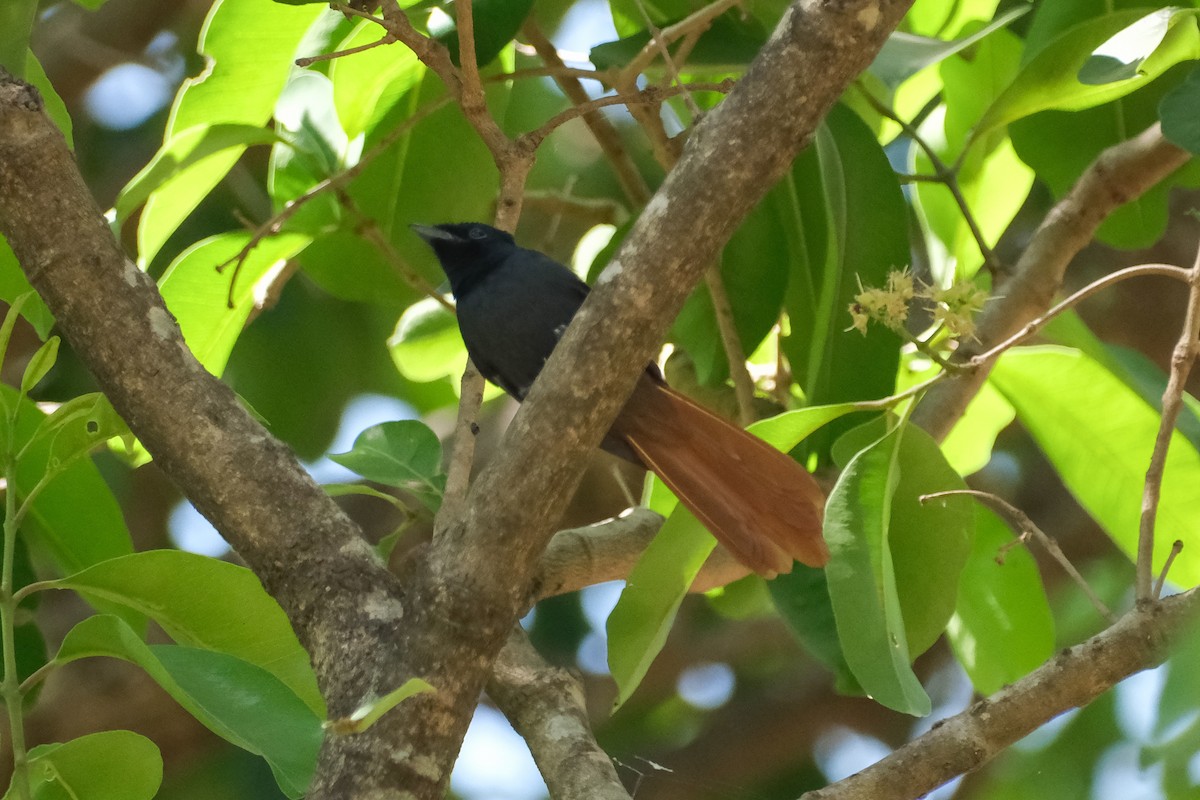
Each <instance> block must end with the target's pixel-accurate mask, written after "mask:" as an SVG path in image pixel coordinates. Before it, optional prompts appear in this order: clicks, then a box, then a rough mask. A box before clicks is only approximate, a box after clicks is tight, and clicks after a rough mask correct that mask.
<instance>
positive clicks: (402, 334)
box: [388, 297, 467, 383]
mask: <svg viewBox="0 0 1200 800" xmlns="http://www.w3.org/2000/svg"><path fill="white" fill-rule="evenodd" d="M388 352H390V353H391V355H392V361H393V362H394V363H395V365H396V369H398V370H399V371H400V374H401V375H403V376H404V377H406V378H408V379H409V380H410V381H419V382H422V383H424V382H426V381H435V380H438V379H439V378H445V377H447V376H450V377H457V376H459V375H461V374H462V371H463V368H464V367H465V366H466V364H467V348H466V345H464V344H463V340H462V334H460V333H459V332H458V319H457V318H456V317H455V316H454V315H453V314H451V313H450V312H449V311H447V310H446V307H445V306H443V305H442V304H441V303H439V302H437V301H436V300H434V299H433V298H431V297H427V298H425V299H424V300H418V301H417V302H415V303H413V304H412V305H411V306H409V307H408V308H407V309H405V310H404V313H403V314H401V315H400V319H399V321H398V322H397V323H396V332H395V333H393V334H392V337H391V338H390V339H388Z"/></svg>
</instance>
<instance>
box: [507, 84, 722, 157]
mask: <svg viewBox="0 0 1200 800" xmlns="http://www.w3.org/2000/svg"><path fill="white" fill-rule="evenodd" d="M734 85H735V84H734V81H732V80H728V79H727V80H723V81H721V82H720V83H689V84H687V85H686V86H668V87H666V88H662V87H658V86H652V87H649V88H646V89H641V90H634V91H632V92H621V93H620V94H610V95H605V96H604V97H597V98H596V99H594V100H589V101H587V102H586V103H583V104H581V105H577V106H572V107H571V108H568V109H566V110H564V111H560V112H559V113H557V114H555V115H554V116H553V117H551V118H550V119H548V120H546V122H544V123H542V125H541V127H539V128H537V129H535V130H532V131H529V132H528V133H523V134H521V136H520V141H524V142H526V143H528V144H529V145H530V146H532V147H538V146H539V145H541V143H542V142H543V141H544V140H545V138H546V137H547V136H549V135H550V134H551V133H553V132H554V130H555V129H556V128H558V127H559V126H561V125H563V124H564V123H566V122H570V121H571V120H573V119H576V118H578V117H582V116H584V115H586V114H589V113H591V112H593V111H596V110H598V109H601V108H605V107H607V106H616V105H624V106H629V109H630V111H631V112H632V111H633V109H634V108H635V107H637V106H639V105H647V104H650V105H653V104H658V103H662V101H663V100H666V99H667V98H670V97H674V96H675V95H678V94H683V93H684V92H720V93H722V94H726V93H728V92H731V91H733V87H734Z"/></svg>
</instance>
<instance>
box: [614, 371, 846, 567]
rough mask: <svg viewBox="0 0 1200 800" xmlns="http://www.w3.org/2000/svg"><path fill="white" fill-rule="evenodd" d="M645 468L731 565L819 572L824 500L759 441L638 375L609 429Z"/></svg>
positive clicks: (825, 552)
mask: <svg viewBox="0 0 1200 800" xmlns="http://www.w3.org/2000/svg"><path fill="white" fill-rule="evenodd" d="M611 432H612V434H614V435H615V436H617V437H618V438H620V439H622V440H624V441H625V442H626V443H627V444H628V445H629V446H630V447H631V448H632V449H633V451H634V452H635V453H636V454H637V455H638V457H639V458H640V459H641V460H642V462H643V463H644V464H645V465H646V467H647V468H648V469H650V470H652V471H653V472H654V473H655V474H656V475H658V476H659V477H660V478H661V479H662V480H663V482H664V483H665V484H667V486H669V487H670V488H671V491H673V492H674V493H675V496H676V497H678V498H679V501H680V502H681V503H683V504H684V505H685V506H687V508H688V509H689V510H690V511H691V512H692V513H693V514H695V515H696V518H697V519H699V520H700V521H701V522H702V523H704V525H705V527H707V528H708V529H709V531H711V532H712V534H713V536H715V537H716V538H717V541H719V542H720V543H721V544H723V545H724V546H725V547H726V548H727V549H728V550H729V551H730V552H731V553H732V554H733V555H734V557H735V558H737V560H738V561H740V562H742V563H743V564H745V565H746V566H747V567H750V568H751V569H753V570H754V571H755V572H757V573H759V574H760V575H764V576H767V577H774V576H775V575H778V574H780V573H786V572H791V570H792V563H793V561H799V562H801V563H803V564H808V565H809V566H813V567H821V566H824V565H825V563H826V562H827V561H828V560H829V548H828V547H826V545H825V539H824V538H823V537H822V535H821V523H822V518H823V516H824V509H825V496H824V494H823V493H822V492H821V489H820V487H818V486H817V483H816V481H814V480H813V478H812V476H811V475H809V474H808V471H807V470H806V469H804V468H803V467H802V466H800V465H799V464H797V463H796V462H795V461H793V460H792V459H791V458H790V457H788V455H787V454H786V453H781V452H780V451H778V450H776V449H775V448H773V447H771V446H770V445H769V444H767V443H766V442H764V441H762V440H761V439H758V438H756V437H755V436H753V435H751V434H749V433H746V432H745V431H744V430H742V429H740V428H738V427H736V426H735V425H733V424H731V423H729V422H727V421H726V420H724V419H722V418H721V417H719V416H717V415H716V414H714V413H712V412H711V411H709V410H708V409H706V408H704V407H703V406H700V405H698V404H696V403H695V402H693V401H691V400H689V399H688V398H687V397H685V396H683V395H681V394H679V393H678V392H676V391H674V390H673V389H671V388H670V387H668V386H666V385H665V384H663V383H660V382H658V381H656V380H654V379H653V378H651V377H649V376H648V375H647V376H643V377H642V379H641V380H640V381H638V385H637V388H635V389H634V391H633V395H632V396H631V397H630V398H629V402H628V403H627V404H626V405H625V408H624V409H623V410H622V411H621V414H620V416H618V417H617V421H616V422H615V423H614V424H613V427H612V431H611Z"/></svg>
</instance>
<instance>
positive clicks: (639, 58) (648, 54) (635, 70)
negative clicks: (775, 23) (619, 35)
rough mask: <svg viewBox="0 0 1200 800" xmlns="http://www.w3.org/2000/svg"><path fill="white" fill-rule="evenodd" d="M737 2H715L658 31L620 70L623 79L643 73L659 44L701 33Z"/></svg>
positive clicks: (656, 52)
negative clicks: (693, 33) (693, 32)
mask: <svg viewBox="0 0 1200 800" xmlns="http://www.w3.org/2000/svg"><path fill="white" fill-rule="evenodd" d="M739 2H740V0H717V2H715V3H711V4H709V5H707V6H705V7H704V8H701V9H698V10H697V11H694V12H692V13H691V14H689V15H688V16H686V17H684V18H683V19H681V20H680V21H679V22H676V23H675V24H674V25H669V26H667V27H666V28H663V29H662V30H660V31H659V35H658V36H656V37H653V38H651V39H650V41H649V42H647V43H646V45H645V46H644V47H642V49H641V52H639V53H638V54H637V55H636V56H634V57H633V59H632V60H631V61H630V62H629V63H628V64H627V65H626V66H625V68H624V69H623V70H622V73H623V75H624V77H625V78H628V79H630V80H632V79H634V78H636V77H637V76H638V75H641V74H642V73H643V72H645V71H646V68H647V67H649V66H650V64H651V63H653V61H654V57H655V56H656V55H657V54H658V53H659V46H660V45H659V42H663V43H666V44H668V45H670V44H673V43H674V42H675V41H676V40H678V39H680V38H682V37H684V36H686V35H687V34H689V33H691V32H692V31H703V30H705V29H707V28H708V27H709V26H710V25H712V21H713V20H714V19H716V18H717V17H719V16H721V15H722V14H724V13H725V12H726V11H728V10H729V9H731V8H733V7H734V6H736V5H737V4H738V3H739Z"/></svg>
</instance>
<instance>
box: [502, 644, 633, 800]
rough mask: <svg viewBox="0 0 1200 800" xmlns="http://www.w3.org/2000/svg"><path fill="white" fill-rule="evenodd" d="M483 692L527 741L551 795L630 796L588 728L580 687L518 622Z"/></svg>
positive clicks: (576, 799) (571, 799) (575, 798)
mask: <svg viewBox="0 0 1200 800" xmlns="http://www.w3.org/2000/svg"><path fill="white" fill-rule="evenodd" d="M487 692H488V695H490V696H491V698H492V699H493V700H494V701H496V705H497V706H499V707H500V710H501V711H503V712H504V716H506V717H508V720H509V722H511V723H512V726H513V728H514V729H515V730H516V731H517V733H519V734H520V735H521V738H523V739H524V740H525V743H526V744H528V745H529V751H530V752H531V753H532V754H533V760H534V761H535V762H536V763H537V766H538V770H539V771H540V772H541V773H542V777H543V778H544V779H545V781H546V788H548V789H549V790H550V796H551V797H553V798H554V800H629V793H628V792H626V791H625V787H624V786H622V785H621V779H620V778H619V777H617V770H616V768H614V767H613V763H612V760H611V759H610V758H609V757H608V754H607V753H605V752H604V749H603V748H602V747H600V745H599V744H597V743H596V737H595V736H594V735H593V734H592V727H591V721H590V720H589V718H588V712H587V705H586V703H585V702H584V698H583V687H582V686H580V684H579V681H578V680H576V679H575V677H574V676H573V675H571V673H569V672H567V670H565V669H559V668H557V667H553V666H551V665H550V664H547V663H546V661H545V659H543V658H542V657H541V655H539V654H538V651H537V649H536V648H535V647H534V646H533V644H532V643H531V642H530V641H529V637H528V636H526V635H525V631H524V630H522V629H521V628H520V627H517V628H514V629H513V632H512V633H511V634H510V635H509V637H508V644H506V645H505V646H504V649H503V650H501V651H500V655H499V657H498V658H497V659H496V665H495V669H494V670H493V671H492V679H491V680H490V681H488V686H487Z"/></svg>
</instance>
